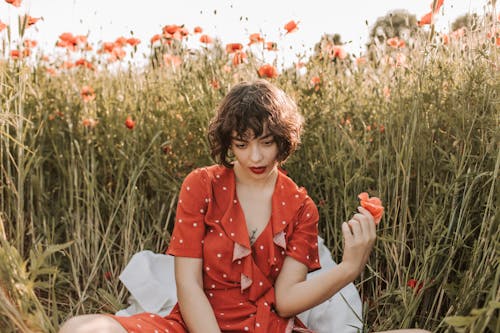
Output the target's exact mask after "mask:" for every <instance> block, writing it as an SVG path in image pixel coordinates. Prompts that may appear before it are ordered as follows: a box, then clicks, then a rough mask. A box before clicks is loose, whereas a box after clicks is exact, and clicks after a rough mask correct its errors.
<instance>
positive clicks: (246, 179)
mask: <svg viewBox="0 0 500 333" xmlns="http://www.w3.org/2000/svg"><path fill="white" fill-rule="evenodd" d="M233 170H234V175H235V180H236V184H239V185H243V186H245V187H247V188H254V189H264V188H267V187H272V188H274V185H275V184H276V179H277V178H278V173H279V171H278V166H277V165H276V166H275V167H274V168H273V169H272V171H271V172H270V173H269V174H268V176H267V177H264V178H262V179H253V178H252V177H251V176H250V175H249V174H248V173H246V172H245V171H244V170H242V168H241V165H239V164H238V162H234V166H233Z"/></svg>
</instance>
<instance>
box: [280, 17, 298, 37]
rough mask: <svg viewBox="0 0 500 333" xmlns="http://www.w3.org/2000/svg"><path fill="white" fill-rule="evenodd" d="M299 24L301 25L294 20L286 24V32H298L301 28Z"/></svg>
mask: <svg viewBox="0 0 500 333" xmlns="http://www.w3.org/2000/svg"><path fill="white" fill-rule="evenodd" d="M298 24H299V22H295V21H294V20H291V21H290V22H288V23H287V24H285V27H284V28H285V30H286V33H287V34H289V33H292V32H294V31H297V30H298V28H299V27H298Z"/></svg>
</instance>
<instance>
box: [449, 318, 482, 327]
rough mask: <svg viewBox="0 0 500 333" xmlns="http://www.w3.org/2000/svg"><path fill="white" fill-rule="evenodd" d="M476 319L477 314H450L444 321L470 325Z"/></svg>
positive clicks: (452, 323)
mask: <svg viewBox="0 0 500 333" xmlns="http://www.w3.org/2000/svg"><path fill="white" fill-rule="evenodd" d="M476 319H477V317H475V316H450V317H446V318H444V322H445V323H447V324H448V325H450V326H455V327H464V326H470V325H471V324H472V323H474V321H475V320H476Z"/></svg>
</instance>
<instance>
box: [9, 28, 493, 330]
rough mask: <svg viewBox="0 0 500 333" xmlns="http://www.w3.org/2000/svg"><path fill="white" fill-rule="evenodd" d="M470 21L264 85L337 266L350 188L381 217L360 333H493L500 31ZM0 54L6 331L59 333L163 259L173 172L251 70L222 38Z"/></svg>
mask: <svg viewBox="0 0 500 333" xmlns="http://www.w3.org/2000/svg"><path fill="white" fill-rule="evenodd" d="M478 22H479V23H478V24H477V25H476V26H475V30H469V31H466V32H465V33H464V34H461V35H459V34H457V35H455V36H453V35H450V36H449V37H447V38H449V39H445V38H444V36H443V35H442V34H438V33H437V32H434V31H433V30H432V27H431V29H425V30H422V31H420V32H418V31H417V32H416V33H415V35H414V36H413V38H412V41H411V43H410V42H409V41H407V42H406V44H405V45H404V46H402V45H399V46H395V47H392V46H390V45H389V44H386V43H382V44H381V45H379V47H378V48H376V49H372V50H371V51H370V52H369V53H367V55H366V56H365V57H363V58H358V59H355V58H353V57H352V56H350V55H347V56H345V57H344V56H342V55H341V54H340V53H335V49H332V46H331V44H328V41H325V42H326V44H321V45H320V46H321V47H320V48H319V49H318V52H317V54H316V55H315V56H313V57H311V58H310V59H308V61H307V62H304V64H303V66H302V67H301V65H300V64H299V65H298V66H296V67H291V68H285V69H283V70H281V71H280V72H279V73H278V74H277V75H269V76H271V77H266V79H268V80H270V81H272V82H273V83H274V84H276V85H278V86H279V87H281V88H282V89H284V90H285V91H286V92H287V93H289V94H290V95H291V96H292V97H293V98H294V100H295V101H296V102H297V104H298V106H299V108H300V110H301V112H302V114H303V115H304V117H305V118H306V128H305V132H304V136H303V145H302V146H301V148H300V149H299V151H298V152H297V153H296V154H295V155H294V156H293V157H292V158H291V159H290V160H289V161H287V163H286V164H285V166H284V167H285V169H286V170H287V171H288V173H289V175H290V176H291V177H292V178H293V179H294V180H296V182H297V183H298V184H300V185H302V186H305V187H306V188H307V189H308V192H309V194H310V196H311V197H312V198H313V199H314V200H315V202H316V203H317V204H318V207H319V210H320V216H321V220H320V232H321V235H322V236H323V237H324V238H325V240H326V243H327V245H328V246H329V248H331V249H332V254H333V256H334V258H335V259H337V260H340V258H341V253H342V251H341V250H342V239H341V232H340V225H341V223H342V222H343V221H345V220H346V219H348V217H349V216H350V215H351V214H352V213H353V211H354V210H355V207H357V205H358V202H357V194H358V193H360V192H364V191H367V192H369V193H370V194H371V195H375V196H378V197H380V198H381V199H382V201H383V203H384V206H385V208H386V210H385V215H384V218H383V220H382V222H381V224H380V225H379V228H378V236H379V237H378V241H377V243H376V246H375V249H374V252H373V254H372V256H371V258H370V261H369V264H368V266H367V269H366V271H365V272H364V273H363V274H362V276H360V277H359V278H358V279H357V280H356V281H355V283H356V285H357V287H358V289H359V291H360V293H361V295H362V299H363V302H364V315H365V316H364V318H365V321H366V325H365V329H366V331H373V330H382V329H389V328H398V327H422V328H426V329H429V330H432V331H436V332H452V331H460V332H499V331H500V321H499V320H498V314H499V310H498V309H499V308H500V289H499V277H500V267H499V262H498V261H499V250H500V245H499V237H498V235H499V209H498V204H499V198H500V196H499V185H498V173H499V169H500V149H499V136H500V131H499V130H498V129H499V128H500V126H499V125H500V124H499V120H500V117H499V115H500V112H499V92H500V91H499V86H500V75H499V73H500V72H499V67H498V66H499V64H500V62H499V52H500V48H499V46H498V45H499V40H498V38H499V37H500V36H498V32H497V31H498V30H496V29H498V20H493V21H491V20H480V21H478ZM492 29H493V34H491V31H492ZM488 33H490V34H489V35H488ZM21 35H22V31H21ZM5 43H6V42H5V41H4V46H3V52H2V54H3V55H4V58H2V59H1V61H0V84H1V85H0V96H1V99H0V102H1V113H0V135H1V140H0V160H1V168H0V180H1V183H0V196H1V200H0V243H1V247H0V328H1V329H0V330H1V332H55V331H57V327H58V325H59V324H60V323H61V322H62V321H63V320H65V319H66V318H67V317H68V316H70V315H75V314H83V313H96V312H115V311H117V310H118V309H121V308H123V307H125V306H126V298H127V296H128V295H127V292H126V290H125V289H124V286H123V285H122V284H121V283H120V282H119V280H118V276H119V274H120V272H121V271H122V269H123V268H124V267H125V265H126V263H127V262H128V260H129V259H130V257H131V256H132V255H133V254H134V253H136V252H137V251H140V250H144V249H148V250H152V251H154V252H164V251H165V249H166V247H167V246H168V241H169V235H170V232H171V230H172V227H173V226H172V223H173V222H172V221H173V217H174V214H175V205H176V199H177V191H178V189H179V186H180V183H181V182H182V179H183V177H184V176H185V175H186V174H187V173H188V172H189V171H191V170H192V169H193V168H195V167H198V166H203V165H207V164H210V163H212V161H211V160H210V157H209V155H208V145H207V140H206V125H207V124H208V121H209V119H210V118H211V117H212V115H213V111H214V109H215V108H216V106H217V103H218V102H219V101H220V99H221V98H222V97H223V96H224V94H225V93H227V92H228V90H229V89H230V88H231V86H233V85H234V84H235V83H237V82H239V81H241V80H253V79H256V78H257V77H259V68H261V65H262V63H261V60H260V58H259V55H258V54H252V53H250V52H248V53H246V58H245V59H243V61H241V62H240V61H239V60H238V61H236V63H235V61H234V58H233V57H234V54H232V53H231V54H228V52H227V50H226V48H225V46H223V45H220V44H218V43H217V41H214V42H213V43H210V46H208V45H207V46H204V47H200V48H199V49H196V50H188V49H187V48H185V47H184V46H183V44H182V41H174V42H173V43H170V44H163V45H162V46H160V47H152V48H151V51H152V53H151V59H150V60H151V61H150V63H149V64H148V65H147V66H145V67H141V68H138V67H134V66H126V65H125V64H123V65H120V64H118V65H117V62H116V61H115V62H113V63H110V62H109V59H107V60H106V59H105V58H94V59H92V61H90V60H89V61H90V62H89V63H91V65H86V63H83V64H82V63H80V65H76V66H72V68H70V66H68V64H67V63H64V62H63V59H62V60H61V59H59V60H53V61H47V60H46V59H44V58H43V57H41V56H40V57H38V58H36V57H29V56H28V55H26V56H25V57H18V58H17V59H16V58H15V57H13V56H12V54H11V55H10V57H9V55H8V52H7V51H6V49H7V47H6V45H5ZM329 45H330V46H329ZM127 52H131V53H132V54H133V52H134V51H133V48H129V49H127ZM103 57H104V56H103ZM118 58H120V57H119V56H118ZM99 59H100V60H99ZM176 59H177V60H179V61H177V60H176ZM115 60H116V59H115ZM118 60H119V59H118ZM271 74H272V73H271ZM260 75H264V76H265V74H263V72H261V73H260ZM85 87H88V88H85ZM82 89H87V93H86V94H82ZM127 117H130V118H129V119H128V120H127Z"/></svg>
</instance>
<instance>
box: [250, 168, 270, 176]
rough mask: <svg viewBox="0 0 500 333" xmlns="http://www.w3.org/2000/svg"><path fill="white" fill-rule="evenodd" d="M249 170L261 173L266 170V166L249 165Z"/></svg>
mask: <svg viewBox="0 0 500 333" xmlns="http://www.w3.org/2000/svg"><path fill="white" fill-rule="evenodd" d="M250 170H252V172H253V173H256V174H261V173H264V171H266V167H251V168H250Z"/></svg>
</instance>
